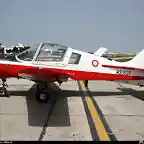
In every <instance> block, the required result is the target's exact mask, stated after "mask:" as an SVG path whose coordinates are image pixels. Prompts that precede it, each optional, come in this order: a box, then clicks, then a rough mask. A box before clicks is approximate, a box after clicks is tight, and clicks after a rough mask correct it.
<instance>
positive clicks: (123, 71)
mask: <svg viewBox="0 0 144 144" xmlns="http://www.w3.org/2000/svg"><path fill="white" fill-rule="evenodd" d="M131 73H132V72H131V70H127V69H117V71H116V74H119V75H128V76H130V75H131Z"/></svg>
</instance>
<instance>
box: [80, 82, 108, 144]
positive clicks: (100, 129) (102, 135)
mask: <svg viewBox="0 0 144 144" xmlns="http://www.w3.org/2000/svg"><path fill="white" fill-rule="evenodd" d="M79 83H80V86H81V89H82V91H83V92H84V93H85V94H86V95H85V101H86V104H87V106H88V109H89V112H90V114H91V117H92V120H93V122H94V126H95V128H96V131H97V134H98V137H99V139H100V140H101V141H110V138H109V136H108V134H107V132H106V130H105V128H104V125H103V123H102V121H101V119H100V116H99V114H98V112H97V109H96V108H95V106H94V104H93V102H92V99H91V98H90V97H89V96H88V94H87V92H86V91H87V90H86V87H85V85H84V82H83V81H79Z"/></svg>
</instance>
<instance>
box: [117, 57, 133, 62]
mask: <svg viewBox="0 0 144 144" xmlns="http://www.w3.org/2000/svg"><path fill="white" fill-rule="evenodd" d="M131 59H132V58H124V59H117V60H115V61H118V62H127V61H129V60H131Z"/></svg>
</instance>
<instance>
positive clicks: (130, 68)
mask: <svg viewBox="0 0 144 144" xmlns="http://www.w3.org/2000/svg"><path fill="white" fill-rule="evenodd" d="M106 51H107V49H105V50H103V51H101V53H99V52H98V53H96V52H95V53H94V54H90V53H87V52H83V51H79V50H76V49H73V48H71V47H67V46H63V45H59V44H55V43H50V42H49V43H40V44H39V46H38V47H36V48H29V49H27V50H25V51H23V52H21V53H19V54H18V55H16V57H15V58H16V61H10V60H0V78H1V79H2V85H3V86H2V87H1V91H0V94H1V95H7V89H6V80H7V78H11V77H13V78H18V79H19V78H23V79H28V80H31V81H34V82H36V83H38V85H37V90H36V100H37V101H39V102H48V100H49V96H50V93H49V91H48V89H50V84H51V83H52V82H55V81H57V82H58V83H59V84H62V83H63V82H67V81H68V78H71V79H73V80H143V79H144V63H143V61H142V60H143V57H144V49H143V50H142V51H141V52H140V53H139V54H138V55H136V56H135V57H134V58H133V59H132V60H130V61H128V62H116V61H111V60H108V59H107V58H104V57H102V54H103V53H104V52H106Z"/></svg>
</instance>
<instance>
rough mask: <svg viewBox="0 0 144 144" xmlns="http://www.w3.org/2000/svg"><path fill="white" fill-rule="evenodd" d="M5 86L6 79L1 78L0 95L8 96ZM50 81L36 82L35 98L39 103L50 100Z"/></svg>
mask: <svg viewBox="0 0 144 144" xmlns="http://www.w3.org/2000/svg"><path fill="white" fill-rule="evenodd" d="M6 87H8V85H7V84H6V79H2V86H1V87H0V97H9V95H8V92H7V89H6ZM50 94H51V89H50V83H38V85H37V90H36V100H37V101H38V102H39V103H47V102H48V101H49V100H50Z"/></svg>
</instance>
